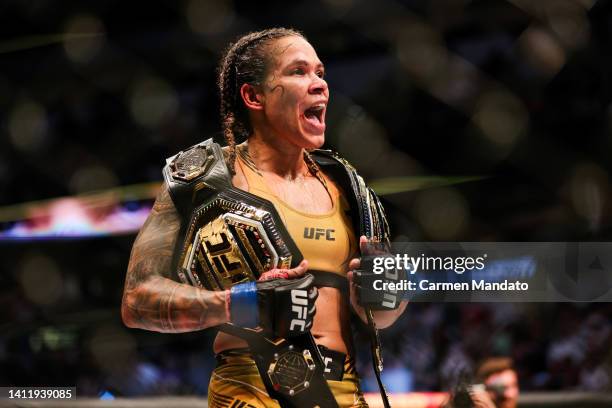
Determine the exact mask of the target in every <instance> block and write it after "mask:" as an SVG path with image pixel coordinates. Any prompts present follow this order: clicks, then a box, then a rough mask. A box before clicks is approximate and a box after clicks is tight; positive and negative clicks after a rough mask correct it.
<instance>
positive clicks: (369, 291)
mask: <svg viewBox="0 0 612 408" xmlns="http://www.w3.org/2000/svg"><path fill="white" fill-rule="evenodd" d="M381 257H384V255H376V256H364V257H362V258H361V266H360V268H359V269H357V270H355V272H354V275H353V283H354V284H355V286H356V289H357V303H359V305H361V306H363V307H367V308H369V309H371V310H394V309H397V308H398V307H399V305H400V301H401V300H402V292H401V291H397V290H396V289H395V288H393V285H395V284H397V283H399V282H400V281H402V280H404V279H405V276H406V272H405V271H404V270H403V269H384V270H383V271H382V272H380V273H375V272H374V259H375V258H381ZM390 284H391V285H390Z"/></svg>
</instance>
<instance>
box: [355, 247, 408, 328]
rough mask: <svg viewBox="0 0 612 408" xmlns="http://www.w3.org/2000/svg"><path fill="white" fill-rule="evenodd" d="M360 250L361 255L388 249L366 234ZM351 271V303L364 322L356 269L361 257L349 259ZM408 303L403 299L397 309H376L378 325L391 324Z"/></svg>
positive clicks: (380, 252)
mask: <svg viewBox="0 0 612 408" xmlns="http://www.w3.org/2000/svg"><path fill="white" fill-rule="evenodd" d="M359 250H360V252H361V255H365V256H368V255H384V254H386V253H387V251H385V250H383V248H382V247H381V246H380V245H379V243H378V242H375V241H370V240H368V239H367V238H366V237H365V236H364V235H362V236H361V237H359ZM348 267H349V272H348V274H347V275H348V280H349V290H350V303H351V306H352V307H353V310H354V311H355V313H357V315H358V316H359V317H360V318H361V320H362V321H363V322H366V321H367V318H366V314H365V309H364V308H363V306H361V305H360V304H359V287H358V286H357V284H356V283H355V270H357V269H359V268H360V267H361V259H360V258H353V259H351V260H350V261H349V264H348ZM407 305H408V301H407V300H402V301H401V302H400V304H399V307H398V308H397V309H395V310H384V311H383V310H377V311H374V312H373V314H374V320H375V321H376V326H377V327H379V328H381V329H384V328H385V327H389V326H391V325H392V324H393V323H394V322H395V321H396V320H397V318H398V317H399V316H400V315H401V314H402V313H403V312H404V309H406V306H407Z"/></svg>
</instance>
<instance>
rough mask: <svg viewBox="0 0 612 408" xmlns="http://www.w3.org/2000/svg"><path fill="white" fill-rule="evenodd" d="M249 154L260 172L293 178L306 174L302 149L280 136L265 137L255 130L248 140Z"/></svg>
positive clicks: (306, 168)
mask: <svg viewBox="0 0 612 408" xmlns="http://www.w3.org/2000/svg"><path fill="white" fill-rule="evenodd" d="M248 149H249V155H250V156H251V159H252V160H253V163H254V164H255V166H256V167H257V168H258V169H259V170H260V171H262V172H267V173H274V174H276V175H278V176H280V177H283V178H285V179H289V180H293V179H296V178H300V177H304V175H306V174H308V172H309V170H308V166H307V165H306V162H305V161H304V149H303V148H301V147H299V146H296V145H294V144H292V143H289V142H288V141H286V140H284V139H282V138H280V137H266V136H264V135H263V134H261V133H258V132H255V133H254V134H253V135H251V136H250V137H249V140H248Z"/></svg>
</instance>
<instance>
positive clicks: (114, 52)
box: [0, 0, 612, 406]
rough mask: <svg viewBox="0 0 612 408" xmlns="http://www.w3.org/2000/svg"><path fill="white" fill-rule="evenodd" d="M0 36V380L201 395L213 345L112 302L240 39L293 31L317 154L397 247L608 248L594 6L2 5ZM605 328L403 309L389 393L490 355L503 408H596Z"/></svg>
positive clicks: (434, 382) (118, 392)
mask: <svg viewBox="0 0 612 408" xmlns="http://www.w3.org/2000/svg"><path fill="white" fill-rule="evenodd" d="M0 21H2V24H1V25H0V32H1V33H2V34H1V37H0V38H1V40H0V135H1V137H0V206H1V208H0V237H1V238H0V239H1V241H0V268H1V274H0V316H1V318H0V319H1V320H0V385H2V386H26V385H32V386H33V385H38V386H43V385H45V386H76V387H77V390H78V391H77V393H78V396H79V398H81V397H91V398H94V399H99V398H102V399H110V398H119V397H152V396H168V395H171V396H189V397H204V396H205V395H206V392H207V383H208V378H209V375H210V372H211V370H212V368H213V365H214V358H213V354H212V351H211V341H212V338H213V336H214V330H206V331H203V332H198V333H189V334H180V335H179V334H172V335H166V334H158V333H149V332H145V331H140V330H129V329H126V328H125V327H124V326H123V325H122V323H121V320H120V315H119V305H120V300H121V293H122V285H123V280H124V277H125V270H126V267H127V262H128V258H129V252H130V248H131V244H132V242H133V240H134V238H135V233H136V232H135V231H136V230H137V228H138V226H139V225H140V224H141V223H142V220H143V219H144V217H146V214H147V212H148V209H149V208H150V206H151V202H152V201H151V197H152V196H153V195H154V194H155V191H156V188H157V186H158V185H159V182H160V180H161V172H160V171H161V168H162V166H163V164H164V159H165V158H166V157H168V156H171V155H173V154H175V153H176V152H177V151H179V150H180V149H182V148H185V147H188V146H190V145H192V144H194V143H196V142H198V141H200V140H203V139H206V138H209V137H215V138H216V139H217V140H219V141H220V137H219V136H220V133H219V124H218V106H217V94H216V89H215V66H216V64H217V61H218V59H219V55H220V52H221V50H222V49H223V47H224V46H225V45H227V43H228V42H229V41H230V40H232V39H234V38H236V36H237V35H239V34H241V33H245V32H248V31H251V30H257V29H262V28H266V27H271V26H290V27H294V28H297V29H299V30H302V31H303V32H304V33H305V35H306V36H307V37H308V38H309V40H310V41H311V42H312V44H313V45H314V46H315V48H316V49H317V51H318V53H319V56H320V58H321V59H322V60H323V61H324V63H325V65H326V70H327V79H328V82H329V85H330V88H331V105H330V108H329V113H328V120H327V124H328V130H327V133H326V136H327V146H328V147H330V148H333V149H336V150H338V151H340V152H341V153H342V154H343V155H344V156H345V157H347V158H348V159H349V160H350V161H351V162H352V163H353V164H354V165H355V166H356V167H357V168H358V169H359V170H360V172H361V173H362V174H363V175H364V177H365V178H366V180H367V181H369V182H370V183H371V184H372V185H373V187H374V188H375V189H376V190H377V191H378V192H379V193H380V194H381V195H382V197H383V201H384V203H385V206H386V208H387V211H388V213H389V216H390V221H391V226H392V229H393V234H394V237H395V239H398V240H404V241H408V240H410V241H425V240H433V241H455V240H456V241H610V240H611V236H610V235H611V228H610V227H611V220H612V211H611V210H612V204H611V201H610V199H611V197H612V196H611V194H610V193H611V191H610V184H609V174H610V170H611V163H612V161H611V160H610V159H611V158H612V105H611V102H612V82H611V79H612V78H611V76H610V73H611V72H612V52H611V51H612V7H611V4H610V2H609V1H604V0H600V1H594V0H550V1H525V0H509V1H502V0H491V1H468V0H438V1H426V0H403V1H390V0H385V1H377V2H368V1H365V0H325V1H323V0H312V1H296V2H291V4H289V2H279V1H274V2H265V3H264V2H255V1H250V2H248V1H235V2H230V1H225V2H224V1H215V2H213V1H210V2H207V1H197V0H191V1H178V2H171V1H161V2H146V3H145V2H118V1H97V2H78V1H62V2H53V1H43V0H41V1H36V2H24V1H17V0H13V1H10V0H9V1H4V2H2V3H1V4H0ZM59 197H64V198H63V199H61V200H52V201H47V200H50V199H56V198H59ZM66 197H69V198H66ZM41 200H42V201H41ZM605 267H606V265H604V268H605ZM608 267H609V268H612V266H608ZM607 270H610V269H607ZM611 312H612V308H611V306H610V304H606V303H563V304H536V303H530V304H510V303H491V304H412V305H411V306H410V307H409V308H408V310H407V312H406V313H405V314H404V315H403V317H402V318H401V319H400V321H399V322H398V323H397V324H396V325H395V326H394V327H392V328H391V329H388V330H386V331H384V332H383V333H382V337H383V342H384V353H385V357H386V360H385V361H386V369H385V376H384V380H385V382H386V384H387V385H388V388H389V389H390V391H392V392H393V393H395V394H396V395H397V396H399V395H400V393H406V392H424V393H427V392H444V391H448V390H449V389H451V388H452V387H453V384H454V382H455V381H456V379H457V376H458V374H459V373H460V372H461V371H462V370H468V371H469V369H471V368H472V367H473V366H474V364H475V362H477V361H478V360H479V359H481V358H483V357H486V356H489V355H507V356H511V357H513V358H514V359H515V363H516V367H517V369H518V373H519V377H520V385H521V391H522V393H523V397H522V399H521V401H522V406H545V405H546V406H610V405H609V404H610V399H609V397H610V394H609V393H610V390H611V388H612V353H611V349H612V347H611V342H612V322H611V320H610V319H611V316H612V313H611ZM359 341H360V343H359V344H360V346H359V350H360V355H359V367H360V372H361V373H362V377H363V380H364V381H363V384H364V388H365V389H366V390H368V391H376V385H375V381H374V379H373V376H372V374H371V368H370V366H369V356H368V348H367V346H366V344H365V343H363V339H360V340H359ZM592 393H594V394H592ZM427 395H429V396H431V395H437V394H412V397H414V398H417V397H418V398H425V399H427V398H429V397H427ZM606 395H607V396H606ZM398 398H399V397H398ZM406 398H408V397H406ZM147 401H149V400H145V401H141V403H142V404H144V405H143V406H145V405H147V404H150V401H149V402H147ZM158 401H166V402H158V404H161V405H159V406H170V405H172V406H183V405H181V404H186V405H185V406H187V405H189V406H196V405H198V404H200V405H201V404H203V402H202V400H199V399H198V400H193V399H189V398H188V399H185V400H180V401H183V402H181V403H179V402H176V400H173V401H174V402H172V403H170V402H167V400H158ZM398 401H399V400H398ZM405 401H407V400H405ZM420 401H423V400H422V399H421V400H420ZM431 401H433V400H430V402H429V403H430V404H433V402H431ZM588 401H590V402H588ZM598 401H599V402H598ZM606 401H607V402H606ZM134 403H135V402H134ZM109 404H110V405H111V406H113V405H112V404H114V405H115V406H127V405H120V401H119V400H117V401H115V402H114V403H111V402H109ZM402 404H404V405H400V404H397V405H396V406H408V405H409V403H408V402H405V403H402ZM414 404H415V405H411V406H425V405H423V404H425V403H422V402H415V403H414ZM419 404H421V405H419ZM589 404H591V405H589ZM598 404H600V405H598ZM431 406H433V405H431Z"/></svg>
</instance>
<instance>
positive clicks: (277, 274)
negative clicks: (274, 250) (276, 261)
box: [257, 259, 308, 281]
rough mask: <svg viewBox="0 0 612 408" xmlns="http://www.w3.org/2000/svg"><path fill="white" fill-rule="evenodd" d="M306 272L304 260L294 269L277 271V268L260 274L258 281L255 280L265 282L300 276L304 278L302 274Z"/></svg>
mask: <svg viewBox="0 0 612 408" xmlns="http://www.w3.org/2000/svg"><path fill="white" fill-rule="evenodd" d="M307 270H308V261H307V260H306V259H304V260H303V261H302V262H300V264H299V265H298V266H296V267H295V268H291V269H279V268H274V269H270V270H269V271H267V272H264V273H262V274H261V276H260V277H259V279H257V280H259V281H266V280H270V279H279V278H280V279H295V278H301V277H302V276H304V274H305V273H306V271H307Z"/></svg>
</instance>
